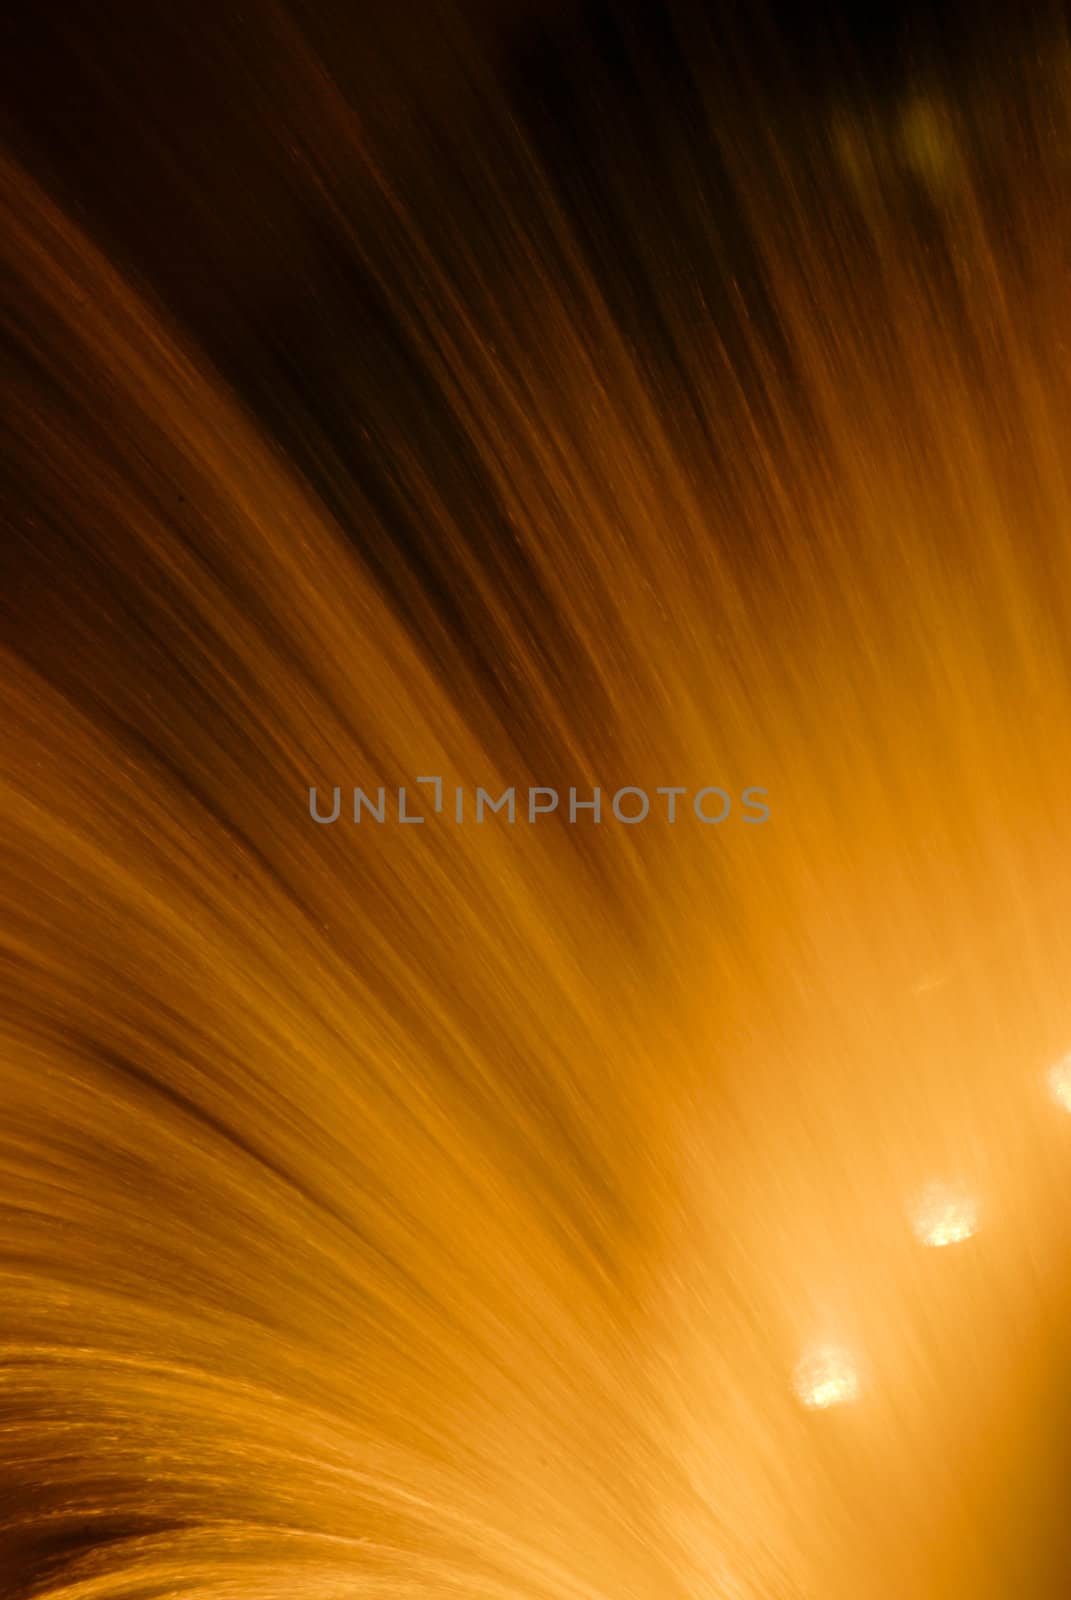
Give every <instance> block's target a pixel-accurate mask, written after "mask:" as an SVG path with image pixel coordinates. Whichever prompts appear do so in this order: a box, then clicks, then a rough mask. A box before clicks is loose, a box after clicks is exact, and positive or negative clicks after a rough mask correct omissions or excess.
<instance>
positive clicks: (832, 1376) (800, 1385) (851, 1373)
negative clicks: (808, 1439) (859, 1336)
mask: <svg viewBox="0 0 1071 1600" xmlns="http://www.w3.org/2000/svg"><path fill="white" fill-rule="evenodd" d="M795 1389H796V1393H797V1395H798V1396H799V1398H800V1400H801V1401H802V1402H803V1404H804V1405H805V1406H807V1407H808V1409H809V1410H811V1411H828V1410H829V1408H830V1406H844V1405H848V1404H849V1403H850V1402H851V1401H852V1400H858V1398H859V1372H858V1369H857V1367H856V1365H855V1361H854V1360H853V1358H852V1355H851V1353H850V1352H849V1351H847V1350H841V1349H838V1348H836V1347H835V1346H832V1345H826V1346H823V1347H822V1348H821V1349H820V1350H812V1351H811V1352H810V1354H809V1355H806V1356H804V1358H803V1360H802V1361H801V1362H800V1364H799V1366H798V1367H797V1368H796V1373H795Z"/></svg>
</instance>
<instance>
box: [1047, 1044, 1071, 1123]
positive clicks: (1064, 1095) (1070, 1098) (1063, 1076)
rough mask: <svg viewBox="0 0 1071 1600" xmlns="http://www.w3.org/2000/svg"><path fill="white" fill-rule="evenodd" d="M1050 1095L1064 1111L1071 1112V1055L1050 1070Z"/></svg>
mask: <svg viewBox="0 0 1071 1600" xmlns="http://www.w3.org/2000/svg"><path fill="white" fill-rule="evenodd" d="M1049 1093H1050V1094H1051V1095H1052V1097H1053V1099H1054V1100H1055V1101H1056V1104H1057V1105H1058V1106H1061V1107H1062V1108H1063V1110H1064V1111H1071V1055H1067V1056H1064V1058H1063V1060H1062V1061H1058V1062H1057V1063H1056V1065H1055V1066H1054V1067H1050V1068H1049Z"/></svg>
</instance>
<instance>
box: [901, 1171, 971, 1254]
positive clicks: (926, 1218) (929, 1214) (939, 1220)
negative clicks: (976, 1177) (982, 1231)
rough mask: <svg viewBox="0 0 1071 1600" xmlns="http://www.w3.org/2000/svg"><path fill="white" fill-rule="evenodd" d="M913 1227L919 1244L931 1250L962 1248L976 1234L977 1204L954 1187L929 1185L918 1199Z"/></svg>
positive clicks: (964, 1192) (967, 1191)
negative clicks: (953, 1246)
mask: <svg viewBox="0 0 1071 1600" xmlns="http://www.w3.org/2000/svg"><path fill="white" fill-rule="evenodd" d="M912 1226H913V1228H914V1230H915V1236H916V1238H918V1240H919V1241H920V1243H922V1244H925V1245H929V1246H930V1247H931V1248H932V1249H934V1250H940V1249H942V1248H943V1247H944V1246H945V1245H949V1244H962V1243H963V1241H964V1239H970V1238H971V1237H972V1235H973V1234H975V1233H977V1231H978V1201H977V1200H976V1199H975V1197H974V1195H973V1194H971V1193H970V1191H969V1190H968V1189H965V1188H962V1187H961V1186H958V1185H956V1184H950V1183H931V1184H928V1185H927V1186H926V1188H925V1189H924V1190H923V1191H922V1193H921V1195H920V1196H919V1198H918V1203H917V1205H916V1206H915V1211H914V1214H913V1216H912Z"/></svg>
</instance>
